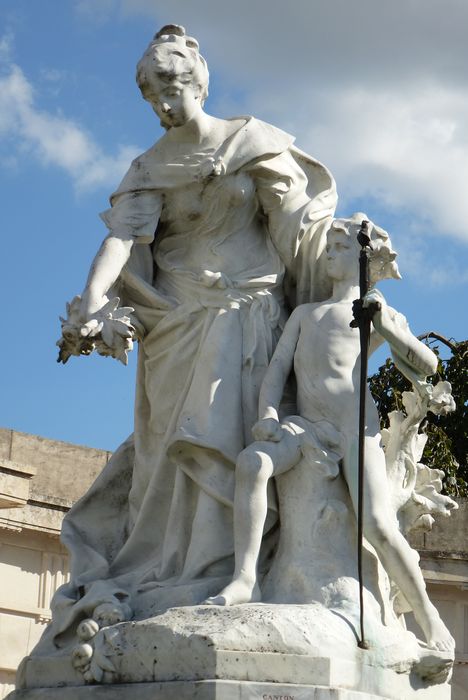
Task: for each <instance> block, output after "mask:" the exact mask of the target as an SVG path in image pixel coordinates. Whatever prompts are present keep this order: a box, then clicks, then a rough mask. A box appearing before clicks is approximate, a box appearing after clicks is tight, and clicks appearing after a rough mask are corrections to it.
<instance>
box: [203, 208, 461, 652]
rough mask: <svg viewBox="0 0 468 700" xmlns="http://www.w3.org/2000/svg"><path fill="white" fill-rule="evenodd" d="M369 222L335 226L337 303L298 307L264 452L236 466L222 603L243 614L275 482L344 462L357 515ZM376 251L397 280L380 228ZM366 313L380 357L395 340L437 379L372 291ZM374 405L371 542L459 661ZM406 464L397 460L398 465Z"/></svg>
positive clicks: (426, 625)
mask: <svg viewBox="0 0 468 700" xmlns="http://www.w3.org/2000/svg"><path fill="white" fill-rule="evenodd" d="M364 218H365V216H364V215H363V214H358V215H356V216H355V217H354V218H353V219H350V220H343V219H341V220H340V219H338V220H335V221H333V223H332V225H331V227H330V229H329V232H328V236H327V248H326V251H327V272H328V275H329V277H330V279H331V280H332V281H333V290H332V296H331V297H330V298H329V299H327V300H326V301H323V302H318V303H309V304H301V305H300V306H298V307H296V309H295V310H294V311H293V313H292V314H291V316H290V318H289V319H288V322H287V324H286V326H285V329H284V331H283V334H282V336H281V338H280V340H279V343H278V345H277V347H276V350H275V352H274V354H273V358H272V360H271V362H270V366H269V368H268V371H267V373H266V375H265V378H264V380H263V384H262V387H261V390H260V399H259V421H258V422H257V423H256V424H255V426H254V427H253V430H252V432H253V435H254V437H255V439H256V442H253V443H252V444H251V445H249V446H248V447H247V448H246V449H245V450H244V451H243V452H241V454H240V455H239V458H238V461H237V465H236V493H235V501H234V538H235V547H236V568H235V572H234V579H233V581H232V582H231V583H230V584H229V585H228V586H227V587H226V588H225V589H224V590H223V591H222V592H221V593H220V595H219V596H217V597H214V598H212V599H211V601H210V602H212V603H215V604H220V605H233V604H236V603H250V602H254V601H257V600H260V599H261V593H260V587H259V583H258V575H257V561H258V556H259V552H260V547H261V541H262V534H263V528H264V524H265V519H266V515H267V509H268V499H267V484H268V480H269V479H270V478H271V477H272V476H278V475H280V474H284V473H285V472H287V471H289V470H290V469H293V468H294V467H295V466H296V465H297V463H298V462H299V461H300V460H301V459H303V458H304V457H306V455H307V453H310V451H311V450H312V451H314V452H320V451H322V452H323V454H324V456H325V461H326V463H328V464H327V468H329V469H330V465H329V462H330V460H331V461H332V463H333V462H334V464H333V466H332V467H331V469H333V470H334V471H335V474H338V471H339V465H341V468H342V473H343V478H344V479H345V481H346V484H347V486H348V489H349V492H350V495H351V501H352V504H353V508H354V511H355V512H356V513H357V503H358V434H359V429H358V417H359V405H358V404H359V363H358V358H359V355H360V344H359V331H358V329H357V328H351V327H350V318H352V316H353V311H352V307H353V302H354V301H355V300H356V299H357V298H359V268H358V258H359V245H358V241H357V234H358V231H359V226H360V224H361V221H362V220H363V219H364ZM372 239H373V240H372ZM371 241H372V242H373V252H372V254H371V260H370V266H371V271H372V270H376V271H377V275H378V277H381V278H385V277H390V276H393V277H397V276H398V271H397V268H396V263H395V262H394V258H395V257H396V256H395V254H394V253H393V251H392V250H391V246H390V241H389V239H388V237H387V236H386V234H385V232H383V231H382V229H378V228H376V227H375V226H372V229H371ZM387 260H388V262H387ZM373 281H374V282H375V281H377V279H374V280H373ZM363 303H364V306H365V307H367V306H369V305H370V304H375V305H376V310H375V311H374V314H373V317H372V323H373V327H374V333H373V334H372V335H371V341H370V342H371V351H372V350H375V349H376V348H377V347H378V346H379V345H381V343H382V342H383V341H384V340H387V341H388V343H389V344H390V347H391V348H392V350H394V352H395V353H397V354H398V356H400V357H404V358H406V359H405V361H406V363H407V364H408V365H409V367H410V369H411V370H412V371H413V373H414V374H418V375H420V377H421V380H424V378H425V375H429V374H434V373H435V372H436V369H437V357H436V356H435V355H434V353H433V352H432V351H431V350H430V349H429V348H428V347H427V346H426V345H424V344H423V343H421V342H420V341H419V340H418V339H417V338H415V336H413V335H412V334H411V332H410V331H409V328H408V324H407V323H406V319H405V318H404V317H402V316H401V315H400V314H397V313H396V312H395V311H394V310H393V309H391V308H390V307H389V306H387V303H386V301H385V299H384V297H383V295H382V294H381V293H380V292H379V291H377V290H376V289H375V288H372V289H371V290H370V291H369V292H368V294H367V295H366V297H365V298H364V301H363ZM292 368H294V373H295V377H296V383H297V409H298V413H299V415H297V416H287V417H286V418H284V420H280V418H279V413H278V411H279V409H280V404H281V400H282V396H283V393H284V387H285V385H286V382H287V380H288V377H289V374H290V372H291V370H292ZM366 403H367V412H366V415H367V424H366V433H365V464H366V468H365V470H364V506H363V508H364V511H363V512H364V522H363V532H364V537H365V538H366V539H367V541H368V542H369V543H370V544H371V545H372V546H373V547H374V548H375V550H376V552H377V555H378V557H379V559H380V561H381V562H382V563H383V565H384V568H385V570H386V571H387V573H388V575H389V576H390V578H391V580H392V581H394V582H395V583H396V584H397V586H398V588H399V589H400V590H401V591H402V592H403V593H404V595H405V598H406V599H407V600H408V601H409V603H410V606H411V609H412V610H413V611H414V615H415V617H416V620H417V621H418V622H419V624H420V626H421V628H422V629H423V631H424V634H425V636H426V641H427V644H428V646H429V647H430V648H434V649H439V650H443V651H451V650H453V648H454V646H455V642H454V640H453V638H452V636H451V635H450V633H449V631H448V630H447V628H446V627H445V625H444V624H443V622H442V620H441V619H440V616H439V614H438V612H437V610H436V608H435V607H434V605H433V604H432V603H431V602H430V600H429V598H428V596H427V593H426V588H425V583H424V579H423V576H422V573H421V571H420V569H419V565H418V560H417V558H416V557H415V553H414V551H413V550H412V549H411V547H410V545H409V544H408V542H407V540H406V539H405V537H404V536H403V535H402V533H401V532H400V528H399V525H398V521H397V519H396V517H395V513H396V510H395V508H394V504H393V503H392V500H391V497H390V491H389V489H388V487H387V486H386V484H387V465H386V460H385V453H384V451H383V449H382V447H381V444H380V443H381V436H380V427H379V416H378V414H377V410H376V408H375V406H374V405H373V401H372V397H371V395H370V391H369V390H368V396H367V400H366ZM424 415H425V412H424ZM422 418H423V416H420V419H419V421H418V425H419V422H420V421H421V420H422ZM400 437H401V435H400ZM399 444H400V445H401V440H400V441H399ZM396 459H397V457H396V455H395V456H394V458H393V460H392V462H394V461H396ZM392 462H391V463H392ZM285 507H286V508H287V507H288V505H287V503H286V504H285Z"/></svg>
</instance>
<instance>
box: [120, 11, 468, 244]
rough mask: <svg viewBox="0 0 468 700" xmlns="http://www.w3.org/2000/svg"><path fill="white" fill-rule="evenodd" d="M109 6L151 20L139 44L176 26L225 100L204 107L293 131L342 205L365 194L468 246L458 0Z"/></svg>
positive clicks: (465, 107)
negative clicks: (193, 42)
mask: <svg viewBox="0 0 468 700" xmlns="http://www.w3.org/2000/svg"><path fill="white" fill-rule="evenodd" d="M120 2H121V5H120V8H121V11H122V12H124V13H127V15H132V14H137V13H139V14H143V15H145V16H147V17H151V18H152V19H153V22H154V24H153V26H150V27H149V29H148V40H149V39H150V38H151V35H152V34H153V33H154V31H155V30H156V29H158V28H159V27H160V26H161V25H162V24H165V23H168V22H179V23H181V24H183V25H184V26H185V27H186V29H187V31H188V33H190V34H192V35H194V36H196V37H197V39H198V40H199V41H200V46H201V51H202V53H203V54H204V56H205V58H207V59H208V62H209V65H210V69H211V73H212V75H213V76H214V78H215V80H216V84H217V86H220V85H221V86H222V90H223V92H224V93H225V94H226V95H229V94H231V95H232V94H234V95H235V99H234V100H233V99H232V98H230V99H228V98H225V97H221V98H220V97H219V95H218V99H217V101H216V103H214V104H213V103H211V109H213V107H214V108H215V109H216V113H217V114H219V115H220V116H228V115H227V114H226V113H223V111H222V110H223V109H224V108H226V109H229V110H231V109H232V110H233V112H234V110H236V111H237V113H238V114H239V113H240V114H244V113H253V114H255V115H256V116H259V117H261V118H263V119H265V120H267V121H271V122H272V123H274V124H276V125H277V126H280V127H282V128H284V129H285V130H287V131H290V132H291V133H293V134H295V135H296V136H297V143H298V145H299V146H300V147H302V148H304V149H306V150H308V151H309V152H310V153H311V154H312V155H314V156H316V157H319V158H320V159H322V160H323V161H324V162H325V163H326V164H327V165H328V166H329V167H330V169H331V170H332V171H333V173H334V175H335V177H336V179H337V184H338V191H339V193H340V197H341V198H342V200H344V202H345V203H346V202H348V201H350V200H352V199H355V198H372V199H373V200H375V201H377V202H379V203H380V204H381V205H382V207H384V208H386V209H387V210H390V209H392V208H393V209H399V210H401V211H405V212H407V213H409V214H410V216H411V217H412V218H413V219H414V220H415V221H416V220H419V221H420V222H424V223H425V224H426V225H427V226H429V227H430V229H431V230H432V231H434V232H438V233H440V234H448V235H450V236H456V237H458V238H460V239H463V240H465V241H468V225H466V224H465V221H468V197H467V196H466V182H467V181H468V72H467V71H466V65H467V64H468V43H467V42H466V36H465V34H466V31H465V28H466V26H467V23H468V4H467V3H465V2H462V1H461V0H446V2H445V3H444V6H443V8H441V4H440V2H438V0H412V2H411V3H408V2H407V0H392V2H386V3H384V2H375V0H353V2H349V0H294V2H292V3H289V4H288V5H287V9H285V6H284V3H283V2H280V1H279V0H255V2H252V1H251V0H237V2H236V3H224V2H219V0H197V2H196V3H195V2H193V0H172V2H171V3H164V4H162V3H157V2H154V0H120ZM142 48H143V47H142ZM218 91H219V87H218ZM236 102H237V106H236ZM207 108H208V110H209V109H210V102H209V101H208V103H207Z"/></svg>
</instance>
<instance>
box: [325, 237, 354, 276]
mask: <svg viewBox="0 0 468 700" xmlns="http://www.w3.org/2000/svg"><path fill="white" fill-rule="evenodd" d="M326 253H327V273H328V276H329V277H330V278H331V279H332V280H336V281H339V280H356V281H357V279H358V276H359V263H358V261H359V247H358V245H357V243H356V242H355V241H353V239H352V238H351V236H348V235H347V234H346V233H345V232H344V231H339V230H334V229H331V230H330V231H329V232H328V234H327V247H326Z"/></svg>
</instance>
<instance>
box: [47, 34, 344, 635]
mask: <svg viewBox="0 0 468 700" xmlns="http://www.w3.org/2000/svg"><path fill="white" fill-rule="evenodd" d="M137 80H138V83H139V86H140V89H141V91H142V94H143V96H144V98H145V99H146V100H148V101H149V102H150V103H151V105H152V107H153V109H154V111H155V112H156V114H157V115H158V116H159V118H160V120H161V124H162V126H163V127H164V128H165V129H166V133H165V134H164V135H163V136H162V138H161V139H160V140H159V141H158V142H157V143H156V144H155V145H154V146H153V147H152V148H150V149H149V150H148V151H147V152H146V153H144V154H143V155H141V156H140V157H138V158H137V159H136V160H135V161H134V162H133V163H132V165H131V167H130V170H129V171H128V173H127V175H126V176H125V177H124V179H123V181H122V183H121V185H120V187H119V188H118V190H117V191H116V192H115V193H114V194H113V195H112V197H111V204H112V207H111V209H109V210H108V211H106V212H104V214H103V215H102V218H103V220H104V221H105V223H106V225H107V227H108V228H109V235H108V237H107V238H106V239H105V241H104V243H103V244H102V246H101V249H100V251H99V252H98V254H97V256H96V258H95V260H94V262H93V265H92V267H91V271H90V274H89V278H88V282H87V285H86V288H85V291H84V293H83V295H82V300H81V307H80V317H81V322H82V323H83V324H86V323H87V322H89V320H90V319H92V318H93V314H94V313H95V312H97V311H98V310H99V309H100V308H102V307H103V306H104V305H105V304H106V302H107V301H108V299H109V297H111V296H115V295H117V296H118V297H119V298H120V300H121V303H122V304H127V305H129V306H131V307H132V308H133V309H134V318H135V321H136V323H137V325H138V327H139V328H140V329H141V342H140V348H139V366H138V379H137V393H136V408H135V432H134V436H132V437H131V438H130V439H129V440H128V441H127V442H126V443H125V444H124V445H123V446H122V447H121V448H120V449H119V450H118V451H117V452H116V454H115V455H114V456H113V458H112V459H111V460H110V462H109V464H108V466H107V467H106V469H105V470H104V472H103V473H102V474H101V476H100V477H99V478H98V480H97V481H96V483H95V484H94V485H93V486H92V488H91V489H90V491H89V492H88V493H87V494H86V495H85V496H84V497H83V499H81V501H80V502H79V503H78V504H77V505H76V506H75V507H74V509H73V510H72V511H71V513H70V514H69V516H68V517H67V519H66V522H65V524H64V529H63V539H64V541H65V542H66V544H67V546H68V547H69V549H70V550H71V553H72V561H73V569H72V580H71V583H70V584H68V585H67V586H65V587H63V588H62V589H60V590H59V591H58V593H57V595H56V598H55V601H54V626H53V630H54V634H55V635H56V637H57V635H58V634H60V633H62V632H63V631H64V630H66V629H67V628H68V627H69V625H70V624H71V622H72V620H73V619H74V618H76V616H77V614H78V613H79V614H80V615H83V614H88V615H89V614H90V613H91V614H92V611H93V610H94V609H95V607H96V606H97V605H99V604H102V603H106V602H108V601H109V600H114V601H116V600H119V601H126V603H128V604H129V605H130V607H131V608H132V611H133V614H134V615H135V616H137V617H140V618H141V617H147V616H149V615H150V614H154V612H155V611H157V610H162V609H164V608H165V607H168V606H170V605H180V604H194V603H198V602H200V601H202V600H204V599H205V598H206V597H207V596H208V595H212V594H214V593H215V592H216V591H217V590H219V588H220V584H221V585H223V583H224V582H227V581H228V580H229V578H230V576H231V575H232V572H233V557H232V555H233V550H234V545H233V534H232V502H233V497H234V465H235V461H236V458H237V455H238V454H239V452H240V451H241V450H242V449H243V448H244V447H245V445H246V444H248V443H249V442H250V441H251V439H252V438H251V426H252V425H253V424H254V423H255V422H256V420H257V405H258V391H259V387H260V384H261V382H262V379H263V375H264V373H265V371H266V368H267V366H268V363H269V360H270V358H271V355H272V353H273V350H274V348H275V345H276V341H277V338H278V336H279V334H280V331H281V328H282V326H283V325H284V321H285V318H286V315H287V313H286V308H287V307H288V305H291V306H294V305H295V304H296V303H298V302H300V301H306V300H310V299H315V300H317V299H321V298H326V297H327V296H328V294H329V287H328V283H327V276H326V271H325V267H324V264H323V258H324V247H325V242H326V241H325V234H324V231H325V230H326V228H327V224H328V222H329V221H330V219H331V216H332V214H333V210H334V206H335V203H336V194H335V188H334V182H333V179H332V177H331V175H330V173H329V172H328V171H327V170H326V169H325V168H324V167H323V166H322V165H321V164H320V163H318V162H317V161H314V160H313V159H311V158H309V157H308V156H306V155H305V154H303V153H301V152H300V151H298V150H297V149H295V148H294V147H293V146H292V141H293V139H292V138H291V137H290V136H289V135H287V134H285V133H284V132H282V131H280V130H278V129H276V128H274V127H272V126H270V125H268V124H265V123H263V122H260V121H257V120H255V119H253V118H251V117H242V118H236V119H232V120H223V119H217V118H215V117H212V116H210V115H208V114H206V113H205V112H204V111H203V103H204V100H205V97H206V95H207V92H208V89H207V88H208V70H207V67H206V63H205V61H204V59H203V58H202V56H201V55H200V54H199V52H198V44H197V42H196V41H195V40H194V39H191V38H190V37H187V36H186V35H185V32H184V30H183V29H182V28H181V27H178V26H174V25H169V26H166V27H164V28H163V29H162V30H161V31H160V32H159V33H158V34H157V35H156V36H155V38H154V40H153V41H152V42H151V44H150V46H149V48H148V50H147V51H146V53H145V54H144V56H143V58H142V60H141V61H140V63H139V64H138V70H137ZM310 261H312V265H311V264H310ZM272 522H273V519H272Z"/></svg>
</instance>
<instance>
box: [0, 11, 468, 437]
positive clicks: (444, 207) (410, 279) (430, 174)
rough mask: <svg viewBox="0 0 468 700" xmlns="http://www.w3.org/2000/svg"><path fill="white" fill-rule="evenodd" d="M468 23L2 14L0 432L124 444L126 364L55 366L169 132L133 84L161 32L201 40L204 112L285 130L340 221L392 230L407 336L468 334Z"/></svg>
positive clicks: (399, 18) (397, 15)
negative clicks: (333, 197) (129, 194)
mask: <svg viewBox="0 0 468 700" xmlns="http://www.w3.org/2000/svg"><path fill="white" fill-rule="evenodd" d="M169 6H170V7H169ZM467 15H468V8H467V6H466V3H465V2H464V1H463V0H446V2H445V3H444V4H443V7H442V6H441V3H440V2H436V0H412V2H408V1H407V0H393V2H392V3H384V2H375V0H354V1H353V2H352V3H349V2H348V1H347V0H292V2H290V3H288V4H287V5H285V4H284V3H282V2H279V1H278V2H276V0H256V2H252V1H251V0H250V1H249V2H247V0H237V1H236V3H232V2H229V3H228V2H221V0H197V2H194V0H172V2H171V3H168V2H167V0H166V1H165V2H159V0H151V1H149V0H65V1H64V0H41V1H40V2H38V1H31V0H2V3H1V6H0V162H1V168H0V178H1V192H2V196H1V201H2V206H1V210H0V221H1V231H2V241H3V246H4V248H6V252H4V255H3V256H2V274H1V281H2V286H3V290H4V291H3V296H4V299H5V302H6V303H5V304H4V314H3V315H4V317H5V316H6V323H4V329H5V333H4V340H3V342H2V370H3V372H2V384H1V389H2V390H1V394H0V395H1V402H0V404H1V405H0V426H2V427H10V428H14V429H16V430H22V431H25V432H30V433H35V434H40V435H44V436H46V437H50V438H55V439H61V440H67V441H70V442H76V443H79V444H85V445H90V446H94V447H102V448H106V449H114V448H115V447H117V446H118V444H119V443H120V442H121V441H122V440H123V439H124V438H125V437H126V436H127V435H128V434H129V433H130V432H131V430H132V407H133V394H134V389H133V383H134V373H135V360H136V353H133V357H132V358H131V360H130V363H129V366H128V367H123V366H122V365H120V364H119V363H117V362H115V361H112V360H110V359H104V358H101V357H89V358H72V359H71V360H70V361H69V363H68V364H67V365H66V366H61V365H58V364H57V363H56V362H55V360H56V348H55V341H56V340H57V338H58V335H59V321H58V316H59V315H60V314H63V313H64V306H65V302H66V301H67V300H70V299H71V298H72V297H73V296H74V295H75V294H77V293H79V292H80V291H81V290H82V288H83V285H84V282H85V279H86V275H87V270H88V268H89V264H90V261H91V259H92V257H93V255H94V253H95V251H96V249H97V247H98V246H99V243H100V241H101V239H102V238H103V236H104V235H105V229H104V225H103V224H102V223H101V222H100V220H99V218H98V213H99V212H100V211H102V210H104V209H106V208H107V206H108V195H109V194H110V192H112V190H113V189H114V188H115V187H116V186H117V185H118V183H119V180H120V179H121V177H122V176H123V174H124V173H125V170H126V168H127V167H128V164H129V163H130V161H131V159H132V158H133V157H134V156H135V155H136V154H138V153H139V152H142V151H143V150H145V149H146V148H148V147H149V146H150V145H151V144H152V143H153V142H154V141H155V140H156V139H157V138H158V136H159V135H160V127H159V125H158V122H157V120H156V119H155V117H154V115H153V113H152V111H151V109H150V107H149V106H148V105H147V104H146V103H145V102H144V101H143V100H142V98H141V97H140V95H139V92H138V89H137V87H136V84H135V80H134V74H135V65H136V62H137V61H138V59H139V58H140V56H141V54H142V53H143V50H144V49H145V48H146V45H147V44H148V42H149V40H150V39H151V37H152V35H153V34H154V33H155V31H156V30H157V29H158V28H159V27H160V26H161V25H162V24H165V23H167V22H175V23H179V24H183V25H184V26H186V28H187V30H188V32H189V33H191V34H192V35H193V36H196V37H197V39H198V40H199V42H200V46H201V51H202V53H203V55H204V56H205V58H206V59H207V61H208V64H209V67H210V75H211V82H210V97H209V98H208V102H207V104H206V108H207V111H210V112H211V113H213V114H216V115H217V116H235V115H240V114H254V115H255V116H258V117H260V118H262V119H264V120H266V121H269V122H271V123H273V124H275V125H277V126H279V127H281V128H283V129H285V130H286V131H289V132H291V133H293V134H294V135H295V136H296V143H297V145H298V146H299V147H301V148H302V149H304V150H307V151H308V152H309V153H311V155H313V156H315V157H317V158H319V159H321V160H322V161H323V162H324V163H325V164H326V165H328V167H329V168H330V169H331V170H332V172H333V173H334V175H335V178H336V180H337V185H338V192H339V195H340V204H339V210H338V211H339V214H342V215H346V214H352V213H353V212H354V211H365V212H366V213H367V214H368V215H369V216H370V217H371V218H372V219H374V220H375V221H376V222H377V223H379V224H380V225H381V226H383V227H385V228H387V230H388V231H389V232H390V234H391V235H392V239H393V243H394V246H395V248H396V249H397V250H398V251H399V252H400V258H399V264H400V270H401V272H402V275H403V280H402V281H401V282H394V281H392V282H387V283H385V285H384V287H383V291H384V292H385V294H386V295H387V298H388V299H389V302H390V303H391V304H392V305H394V306H395V307H397V308H398V309H399V310H401V311H403V312H404V313H405V314H406V315H407V317H408V320H409V321H410V325H411V327H412V329H413V330H414V332H415V333H422V332H425V331H429V330H436V331H438V332H440V333H442V334H444V335H447V336H448V337H453V338H455V339H458V340H461V339H465V338H467V337H468V328H467V312H466V305H467V298H468V296H467V286H468V264H467V262H468V196H467V184H466V183H467V182H468V85H467V81H468V76H467V72H466V65H467V63H468V56H467V53H468V50H467V49H466V46H465V44H466V41H465V36H464V31H465V30H464V27H466V26H467V20H468V17H467ZM384 357H385V353H383V354H382V353H381V354H380V355H379V357H378V359H379V360H383V359H384ZM376 362H377V360H374V364H373V366H376Z"/></svg>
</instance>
